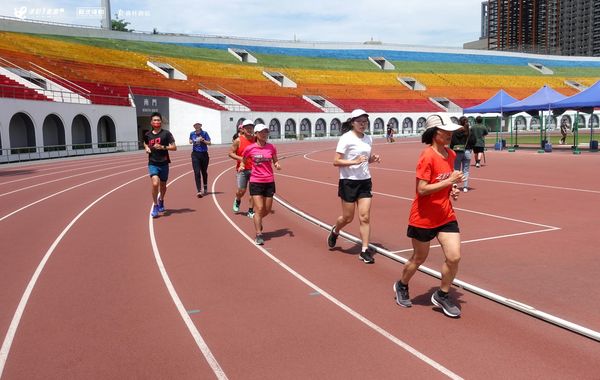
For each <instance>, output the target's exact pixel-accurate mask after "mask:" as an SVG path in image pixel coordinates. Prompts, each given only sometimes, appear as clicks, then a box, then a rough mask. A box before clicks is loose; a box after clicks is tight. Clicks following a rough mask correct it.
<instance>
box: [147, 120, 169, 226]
mask: <svg viewBox="0 0 600 380" xmlns="http://www.w3.org/2000/svg"><path fill="white" fill-rule="evenodd" d="M150 125H151V127H152V130H151V131H149V132H146V134H145V135H144V149H145V150H146V153H148V173H149V174H150V179H151V180H152V201H153V202H154V205H153V206H152V212H151V213H150V215H151V216H152V217H153V218H157V217H158V216H159V215H160V213H163V212H164V211H165V194H166V193H167V180H168V179H169V164H170V163H171V159H170V158H169V151H170V150H173V151H175V150H177V146H176V145H175V139H174V138H173V135H172V134H171V132H169V131H167V130H165V129H162V116H161V114H160V113H158V112H154V113H153V114H152V115H151V116H150ZM159 191H160V195H159Z"/></svg>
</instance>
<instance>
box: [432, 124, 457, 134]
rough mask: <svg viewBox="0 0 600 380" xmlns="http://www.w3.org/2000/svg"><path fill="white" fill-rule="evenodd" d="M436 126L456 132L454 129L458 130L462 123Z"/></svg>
mask: <svg viewBox="0 0 600 380" xmlns="http://www.w3.org/2000/svg"><path fill="white" fill-rule="evenodd" d="M436 128H439V129H441V130H443V131H447V132H454V131H458V130H459V129H461V128H462V125H458V124H454V123H452V124H443V125H438V126H437V127H436Z"/></svg>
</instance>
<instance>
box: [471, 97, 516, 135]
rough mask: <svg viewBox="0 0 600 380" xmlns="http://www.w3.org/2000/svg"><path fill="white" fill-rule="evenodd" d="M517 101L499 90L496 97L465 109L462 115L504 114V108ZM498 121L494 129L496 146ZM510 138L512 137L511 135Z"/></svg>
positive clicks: (498, 128)
mask: <svg viewBox="0 0 600 380" xmlns="http://www.w3.org/2000/svg"><path fill="white" fill-rule="evenodd" d="M517 101H518V100H517V99H515V98H513V97H512V96H510V95H508V93H507V92H506V91H504V90H500V91H498V92H497V93H496V95H494V96H492V97H491V98H489V99H488V100H486V101H485V102H483V103H481V104H479V105H476V106H473V107H469V108H465V109H464V110H463V113H499V114H503V113H504V108H505V107H506V106H507V105H509V104H512V103H515V102H517ZM499 124H500V120H498V126H497V128H496V144H498V143H499V138H498V131H499V130H500V125H499ZM511 137H512V135H511Z"/></svg>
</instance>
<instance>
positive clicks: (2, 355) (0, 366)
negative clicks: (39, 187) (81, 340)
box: [0, 164, 184, 378]
mask: <svg viewBox="0 0 600 380" xmlns="http://www.w3.org/2000/svg"><path fill="white" fill-rule="evenodd" d="M181 165H184V164H181ZM177 166H180V165H177ZM147 177H148V175H147V174H145V175H142V176H139V177H136V178H134V179H132V180H130V181H128V182H125V183H123V184H121V185H119V186H117V187H115V188H114V189H112V190H110V191H109V192H107V193H105V194H104V195H102V196H100V197H99V198H97V199H96V200H95V201H94V202H92V203H90V204H89V205H88V206H87V207H86V208H84V209H83V210H82V211H81V212H80V213H79V214H77V216H76V217H75V218H73V220H71V222H70V223H69V224H68V225H67V226H66V227H65V229H64V230H63V231H62V232H61V233H60V234H59V235H58V237H57V238H56V240H54V242H53V243H52V245H51V246H50V248H48V250H47V251H46V254H45V255H44V257H43V258H42V260H41V261H40V263H39V264H38V266H37V268H36V270H35V272H34V273H33V275H32V276H31V279H30V280H29V283H28V284H27V287H26V288H25V291H24V292H23V295H22V296H21V300H20V301H19V304H18V306H17V309H16V310H15V313H14V315H13V318H12V320H11V322H10V325H9V327H8V331H7V332H6V335H5V336H4V340H3V342H2V347H0V378H2V373H3V372H4V366H5V365H6V360H7V358H8V354H9V353H10V348H11V346H12V343H13V340H14V337H15V334H16V333H17V329H18V327H19V323H20V322H21V318H22V316H23V312H24V311H25V308H26V306H27V302H28V301H29V298H30V297H31V293H32V291H33V288H34V287H35V285H36V283H37V281H38V279H39V277H40V275H41V273H42V271H43V270H44V267H45V266H46V263H47V262H48V260H49V259H50V257H51V256H52V254H53V253H54V250H55V249H56V247H57V246H58V244H59V243H60V242H61V240H62V239H63V238H64V237H65V235H66V234H67V232H69V230H70V229H71V228H72V227H73V225H75V223H76V222H77V221H78V220H79V219H80V218H81V217H82V216H83V215H84V214H85V213H86V212H87V211H88V210H89V209H91V208H92V207H93V206H94V205H95V204H97V203H98V202H100V201H101V200H103V199H104V198H106V197H107V196H109V195H110V194H112V193H114V192H115V191H117V190H119V189H121V188H123V187H125V186H127V185H129V184H131V183H133V182H135V181H137V180H140V179H142V178H147Z"/></svg>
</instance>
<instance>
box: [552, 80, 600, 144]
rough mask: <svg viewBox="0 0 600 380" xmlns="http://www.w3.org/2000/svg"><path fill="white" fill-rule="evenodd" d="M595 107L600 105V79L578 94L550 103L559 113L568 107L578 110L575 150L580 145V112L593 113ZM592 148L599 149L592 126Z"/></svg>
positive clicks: (575, 125)
mask: <svg viewBox="0 0 600 380" xmlns="http://www.w3.org/2000/svg"><path fill="white" fill-rule="evenodd" d="M594 107H600V81H597V82H596V83H594V84H593V85H592V86H591V87H589V88H586V89H585V90H583V91H581V92H580V93H578V94H575V95H573V96H569V97H568V98H565V99H563V100H559V101H557V102H554V103H552V104H550V108H551V109H553V110H554V112H556V113H557V114H562V113H564V112H565V111H566V110H567V109H572V110H576V111H577V116H575V124H574V126H573V131H574V133H573V139H574V141H573V146H574V147H575V152H576V151H577V146H578V141H577V140H578V135H579V134H578V130H579V128H578V125H577V121H578V120H579V112H585V113H590V114H591V113H593V112H594ZM590 150H598V142H597V141H595V140H594V130H593V128H590Z"/></svg>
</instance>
